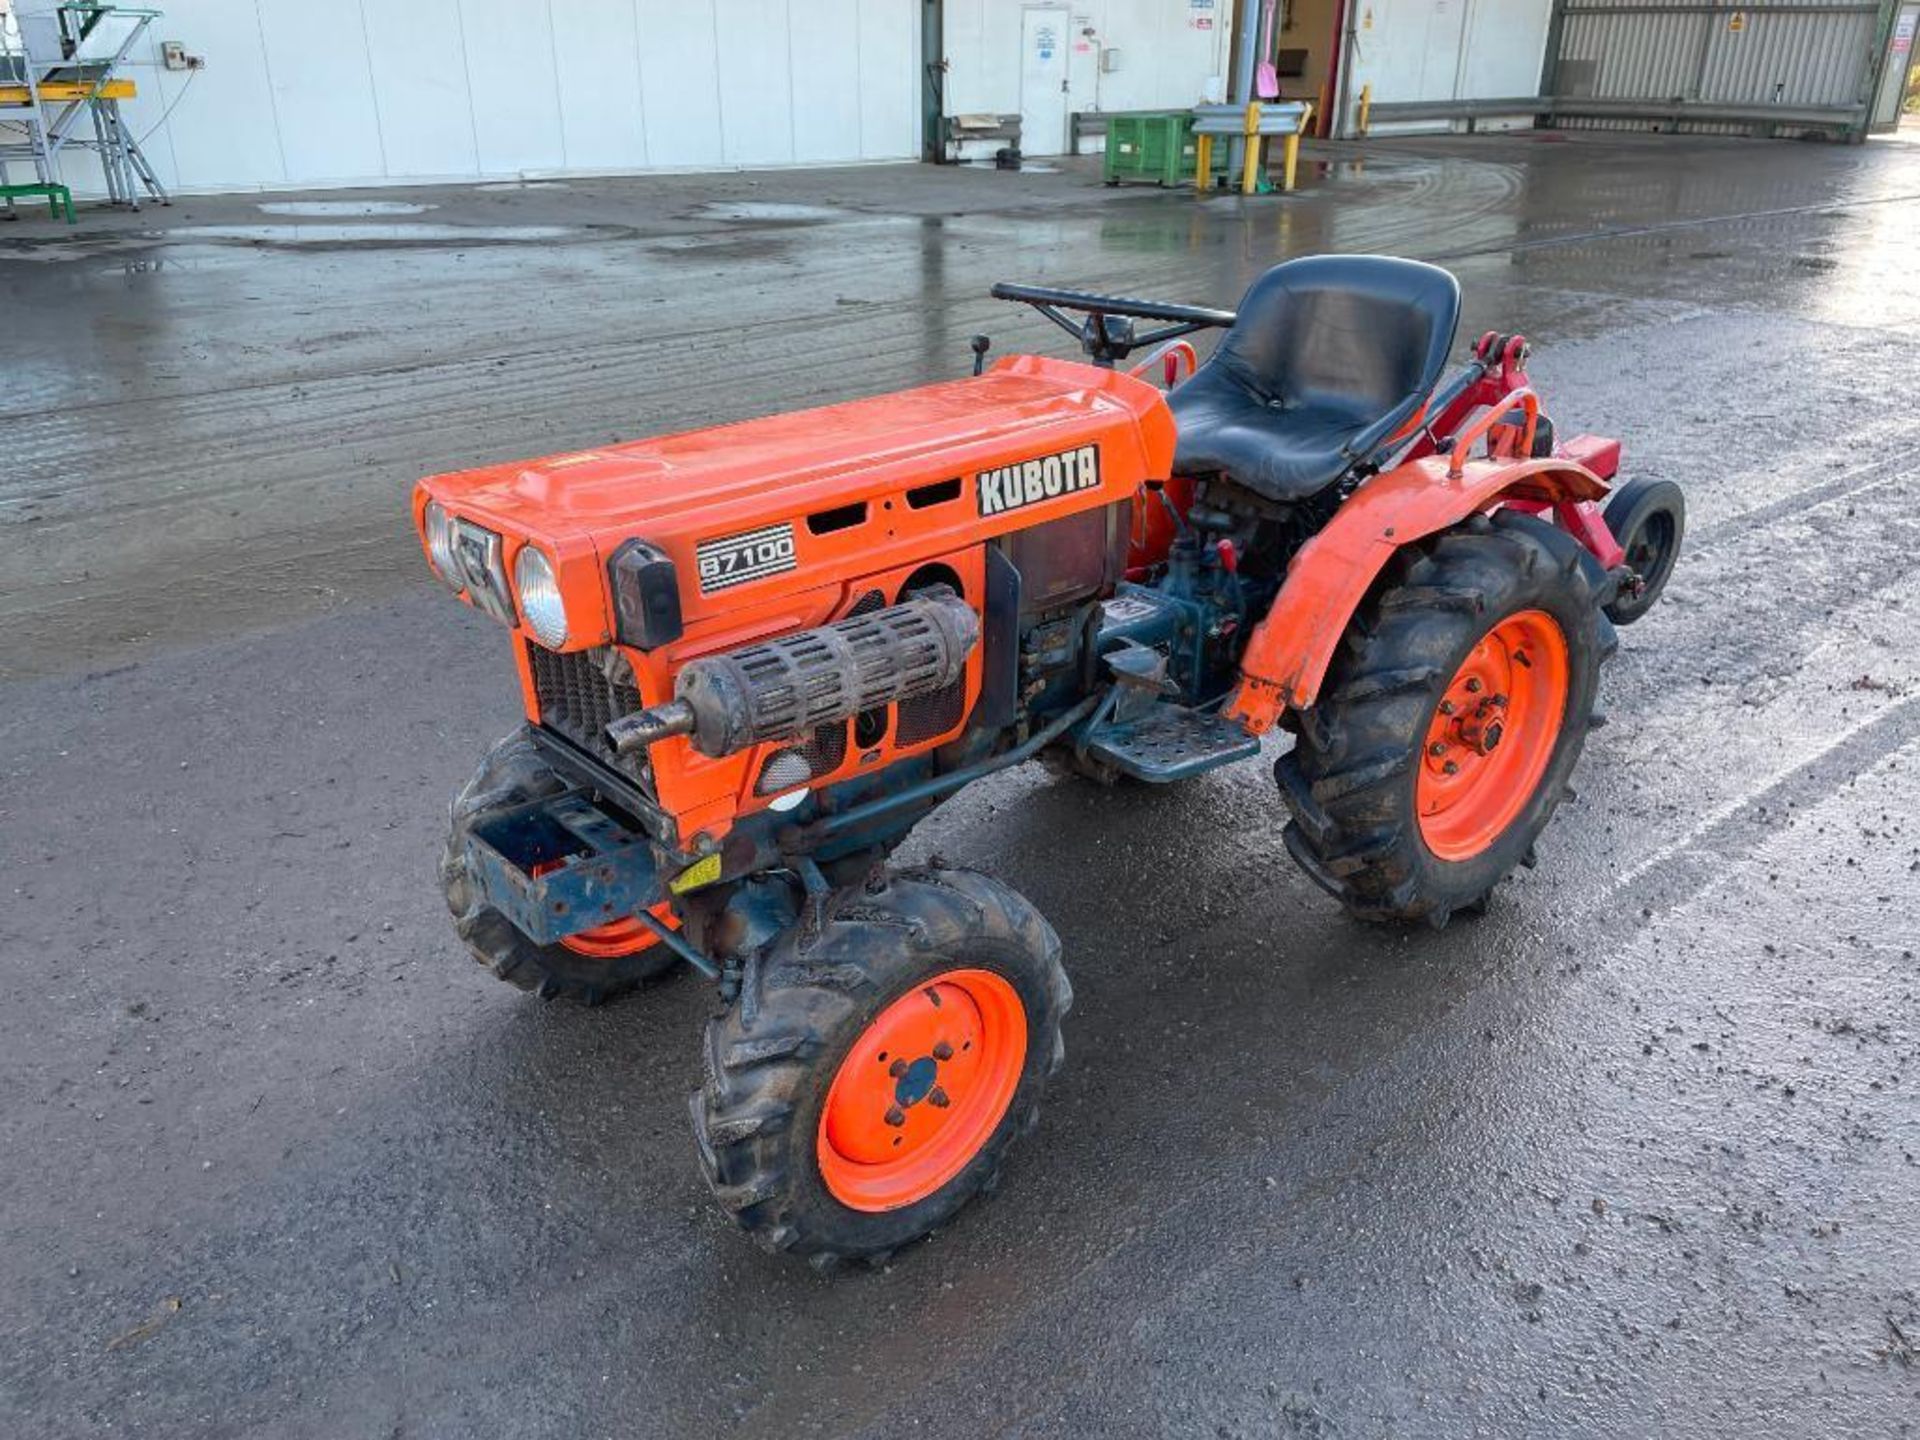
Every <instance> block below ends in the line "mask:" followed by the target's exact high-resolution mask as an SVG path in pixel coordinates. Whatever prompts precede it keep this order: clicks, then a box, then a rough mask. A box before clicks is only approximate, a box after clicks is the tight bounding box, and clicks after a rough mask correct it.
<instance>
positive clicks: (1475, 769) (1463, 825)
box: [1414, 610, 1568, 860]
mask: <svg viewBox="0 0 1920 1440" xmlns="http://www.w3.org/2000/svg"><path fill="white" fill-rule="evenodd" d="M1567 673H1568V670H1567V639H1566V636H1565V635H1564V634H1563V633H1562V632H1561V629H1560V625H1559V622H1558V621H1556V620H1555V619H1554V618H1553V617H1552V616H1551V615H1549V614H1547V613H1546V612H1545V611H1544V610H1522V611H1520V612H1518V613H1517V614H1513V615H1509V616H1507V618H1506V619H1504V620H1502V621H1501V622H1500V623H1499V624H1497V625H1495V626H1494V627H1493V628H1492V629H1491V630H1489V631H1488V632H1487V633H1486V634H1485V635H1483V636H1481V637H1480V642H1479V643H1478V644H1477V645H1475V646H1474V647H1473V649H1472V650H1470V651H1469V652H1468V653H1467V658H1466V659H1465V660H1464V661H1462V662H1461V665H1460V668H1459V670H1458V671H1456V672H1455V673H1454V677H1453V679H1452V680H1450V681H1449V682H1448V683H1447V689H1446V693H1445V694H1444V695H1442V696H1441V697H1440V699H1439V701H1438V702H1437V704H1436V705H1435V707H1434V712H1433V719H1432V721H1431V722H1430V723H1429V724H1428V726H1427V736H1426V742H1425V746H1424V749H1423V751H1422V753H1421V757H1420V774H1419V778H1418V780H1417V781H1416V782H1415V784H1414V810H1415V813H1416V814H1417V815H1418V816H1419V821H1420V838H1421V839H1422V840H1423V841H1425V842H1426V846H1427V849H1428V850H1430V851H1432V852H1433V853H1434V854H1435V855H1437V856H1438V857H1439V858H1440V859H1442V860H1471V859H1472V858H1473V857H1474V856H1476V855H1480V854H1483V853H1484V852H1485V851H1486V850H1487V849H1488V848H1489V847H1490V846H1492V845H1493V844H1494V842H1495V841H1497V840H1498V839H1499V838H1500V837H1501V836H1502V835H1503V834H1505V833H1506V830H1507V827H1508V826H1510V825H1511V824H1513V822H1514V820H1515V818H1517V817H1518V816H1519V814H1520V812H1521V811H1522V810H1524V809H1525V808H1526V806H1527V802H1528V801H1529V800H1531V799H1532V798H1533V793H1534V791H1535V790H1536V789H1537V788H1538V786H1539V784H1540V777H1541V776H1543V775H1544V774H1546V771H1547V762H1548V761H1550V760H1551V759H1552V758H1553V749H1554V745H1555V744H1556V743H1557V742H1558V741H1559V739H1560V727H1561V724H1562V722H1563V721H1564V719H1565V717H1566V708H1567V683H1568V681H1567Z"/></svg>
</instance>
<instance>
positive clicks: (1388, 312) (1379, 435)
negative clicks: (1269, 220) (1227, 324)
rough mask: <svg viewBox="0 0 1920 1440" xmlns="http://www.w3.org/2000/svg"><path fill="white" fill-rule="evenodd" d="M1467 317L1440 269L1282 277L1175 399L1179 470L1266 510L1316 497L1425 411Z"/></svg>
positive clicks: (1364, 263) (1274, 273) (1271, 274)
mask: <svg viewBox="0 0 1920 1440" xmlns="http://www.w3.org/2000/svg"><path fill="white" fill-rule="evenodd" d="M1459 320H1460V285H1459V282H1458V281H1456V280H1455V279H1454V278H1453V276H1452V275H1450V274H1448V273H1447V272H1446V271H1445V270H1442V269H1440V268H1439V267H1438V266H1434V265H1423V264H1421V263H1420V262H1419V261H1417V260H1397V259H1392V258H1390V257H1387V256H1381V255H1315V256H1311V257H1309V258H1307V259H1303V260H1289V261H1287V262H1286V263H1285V264H1282V265H1276V266H1274V267H1273V268H1272V269H1271V270H1269V271H1267V273H1266V274H1264V275H1262V276H1261V277H1260V278H1259V279H1258V280H1256V281H1254V282H1253V284H1252V286H1251V287H1250V288H1249V289H1248V290H1247V294H1246V298H1245V299H1244V300H1242V301H1241V302H1240V308H1239V311H1238V312H1237V314H1236V316H1235V319H1234V322H1233V325H1232V327H1231V328H1230V329H1229V330H1228V331H1227V333H1226V335H1225V337H1224V338H1222V340H1221V341H1220V345H1219V348H1218V349H1216V350H1215V351H1214V353H1213V354H1212V356H1211V357H1209V358H1208V360H1207V363H1206V364H1204V365H1202V366H1201V367H1200V369H1199V370H1198V371H1197V372H1195V374H1194V376H1193V378H1192V379H1191V380H1189V381H1187V383H1186V384H1184V385H1181V386H1179V387H1178V388H1176V389H1175V390H1174V391H1173V392H1172V393H1171V394H1170V395H1169V396H1168V397H1167V401H1168V404H1169V405H1170V406H1171V407H1172V409H1173V413H1174V418H1175V419H1176V420H1177V421H1178V422H1179V439H1178V443H1177V445H1176V447H1175V450H1174V456H1173V473H1174V474H1176V475H1193V476H1201V475H1214V474H1220V473H1224V474H1226V475H1228V476H1229V477H1231V478H1232V479H1233V480H1235V481H1237V482H1238V483H1239V484H1241V485H1244V486H1245V487H1247V488H1248V489H1250V490H1253V491H1255V492H1256V493H1258V494H1260V495H1264V496H1265V497H1266V498H1267V499H1269V500H1279V501H1293V500H1304V499H1306V498H1307V497H1308V496H1310V495H1313V494H1316V493H1318V492H1319V491H1320V490H1323V489H1325V488H1326V487H1327V486H1328V485H1331V484H1332V483H1333V482H1334V481H1335V480H1338V479H1339V478H1340V477H1341V475H1343V474H1345V473H1346V471H1347V470H1348V468H1349V467H1351V466H1352V465H1353V464H1354V462H1355V461H1356V460H1359V459H1362V458H1364V457H1366V456H1367V455H1369V454H1371V453H1372V452H1373V451H1375V450H1377V449H1378V448H1379V447H1380V445H1381V444H1382V443H1384V442H1385V441H1386V439H1387V438H1388V437H1389V436H1391V435H1392V434H1394V432H1396V431H1397V430H1398V429H1399V428H1400V427H1401V426H1402V425H1404V424H1406V422H1407V421H1408V420H1409V419H1411V418H1412V416H1413V414H1414V412H1415V411H1417V410H1418V409H1419V408H1420V406H1421V405H1422V404H1423V403H1425V401H1426V398H1427V396H1429V395H1430V394H1432V393H1433V388H1434V386H1435V385H1437V384H1438V383H1439V381H1440V372H1441V371H1442V369H1443V368H1445V366H1446V363H1447V355H1448V352H1450V351H1451V350H1452V349H1453V336H1454V330H1455V328H1456V326H1457V325H1458V324H1459Z"/></svg>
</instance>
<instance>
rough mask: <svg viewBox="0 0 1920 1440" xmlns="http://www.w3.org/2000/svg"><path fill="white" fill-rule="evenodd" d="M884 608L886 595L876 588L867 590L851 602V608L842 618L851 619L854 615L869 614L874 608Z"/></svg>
mask: <svg viewBox="0 0 1920 1440" xmlns="http://www.w3.org/2000/svg"><path fill="white" fill-rule="evenodd" d="M886 608H887V597H886V596H885V595H882V594H881V593H880V592H879V591H878V590H869V591H867V593H866V594H864V595H862V596H861V597H860V598H859V599H858V600H856V601H854V602H853V608H852V609H850V610H848V611H847V613H846V616H845V617H844V618H846V619H848V620H851V619H852V618H853V617H854V616H856V615H871V614H872V613H873V612H874V611H876V610H884V609H886Z"/></svg>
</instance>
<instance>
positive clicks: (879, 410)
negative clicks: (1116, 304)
mask: <svg viewBox="0 0 1920 1440" xmlns="http://www.w3.org/2000/svg"><path fill="white" fill-rule="evenodd" d="M1173 440H1174V424H1173V417H1172V415H1171V413H1170V412H1169V411H1168V409H1167V407H1166V403H1165V400H1164V397H1163V396H1162V394H1161V392H1160V391H1159V390H1157V389H1156V388H1154V387H1153V386H1152V385H1149V384H1147V383H1146V382H1144V381H1141V380H1136V379H1133V378H1130V377H1129V376H1127V375H1124V374H1121V373H1118V372H1115V371H1112V370H1105V369H1100V368H1097V367H1095V366H1091V365H1083V364H1079V363H1076V362H1072V361H1065V360H1054V359H1048V358H1042V357H1037V356H1013V357H1009V358H1007V359H1005V360H1002V361H1001V362H1000V363H999V364H998V365H996V366H995V367H994V368H993V369H992V370H990V371H989V372H988V373H987V374H985V375H982V376H978V377H972V378H968V379H964V380H953V381H947V382H943V383H940V384H935V385H926V386H922V387H920V388H918V389H913V390H904V391H900V392H898V393H896V394H891V395H881V396H875V397H873V398H871V399H866V400H854V401H850V402H847V403H844V404H839V405H828V406H824V407H821V408H819V409H814V410H798V411H793V412H791V413H788V414H784V415H774V416H768V417H766V418H764V419H759V420H748V421H744V422H742V423H739V424H734V425H722V426H716V427H714V428H711V429H706V430H693V431H686V432H682V433H680V434H677V435H666V436H661V437H658V438H655V439H650V440H640V441H635V442H633V443H631V444H624V445H613V446H606V447H602V448H599V449H594V450H583V451H580V452H577V453H574V454H568V455H554V456H549V457H547V458H545V459H541V460H529V461H519V462H515V463H512V464H506V465H493V466H488V467H485V468H482V469H477V470H466V471H460V472H457V473H453V474H447V475H436V476H433V477H431V478H429V479H426V480H423V481H422V482H420V485H419V487H418V488H417V491H416V495H415V504H414V510H415V519H416V521H419V519H420V517H421V513H422V511H423V510H424V509H425V506H426V504H427V502H428V501H429V500H434V501H438V502H439V504H440V505H441V506H443V507H444V508H445V509H446V510H447V511H448V512H449V514H451V515H453V516H454V517H456V518H458V519H464V520H468V521H472V522H474V523H476V524H478V525H480V526H484V527H485V528H486V529H487V530H489V531H493V532H495V533H497V534H499V535H501V536H502V537H503V539H504V543H505V546H506V550H507V552H508V553H507V556H506V559H507V563H508V564H509V565H511V563H512V560H513V552H515V551H516V550H517V549H518V548H519V546H520V545H522V544H525V543H527V542H533V543H537V544H539V545H540V546H541V548H542V549H543V550H544V551H546V552H547V553H548V555H549V557H550V558H551V559H553V560H554V561H555V562H556V564H557V566H558V567H559V568H561V569H562V570H563V571H565V572H570V573H571V576H572V581H571V583H569V580H568V575H566V574H563V576H562V588H563V589H566V590H568V591H570V592H574V593H577V591H578V588H579V587H580V586H581V585H583V584H584V583H585V575H584V567H585V566H586V565H589V564H591V565H592V566H593V567H594V570H595V572H596V574H595V582H596V583H598V584H599V585H601V586H602V588H604V579H603V578H601V577H603V576H604V574H605V570H604V566H605V563H606V561H607V559H608V558H609V557H610V556H611V555H612V554H613V552H614V551H615V550H616V549H618V548H619V547H620V546H621V545H623V544H625V543H626V542H628V541H631V540H639V541H642V542H644V543H645V544H647V545H648V546H651V547H653V548H654V549H655V550H656V551H658V552H660V553H662V554H663V555H664V556H666V557H667V558H668V559H670V560H671V562H672V564H673V566H674V570H675V574H676V575H677V577H678V586H679V590H680V594H681V603H682V606H683V609H684V610H685V611H686V614H687V618H688V619H690V620H691V619H694V618H697V617H698V616H700V615H701V614H703V613H707V614H711V613H718V612H719V611H721V610H723V609H725V608H726V607H729V606H734V605H738V604H741V603H747V602H750V601H752V600H754V599H756V598H762V597H765V596H768V595H772V594H777V593H779V592H780V591H781V590H782V589H783V588H784V589H787V590H791V589H793V588H794V587H795V584H796V580H795V576H794V574H793V573H792V572H796V571H797V572H799V575H800V576H802V577H804V582H805V584H807V585H808V586H813V585H820V584H826V583H829V582H835V581H845V580H849V579H851V578H854V577H857V576H858V575H860V574H864V573H871V572H873V571H876V570H880V569H884V568H886V567H887V566H889V565H894V564H901V563H908V562H910V561H911V560H912V559H913V558H914V557H916V556H922V555H927V554H931V553H939V552H941V551H943V550H949V549H955V548H961V547H964V546H966V545H969V544H973V543H978V542H979V541H980V540H984V539H986V538H988V537H989V536H992V535H995V534H1000V533H1004V532H1006V531H1009V530H1013V529H1016V528H1020V527H1024V526H1027V525H1033V524H1037V523H1041V522H1043V521H1045V520H1048V519H1051V518H1056V517H1057V516H1061V515H1066V514H1071V513H1074V512H1077V511H1080V510H1084V509H1088V508H1091V507H1093V506H1097V505H1105V504H1113V503H1116V502H1121V501H1125V500H1128V499H1129V498H1130V497H1131V496H1132V495H1133V493H1134V492H1135V491H1136V490H1137V489H1138V488H1139V486H1140V484H1141V483H1142V482H1143V481H1146V480H1149V479H1156V478H1161V477H1164V476H1165V475H1166V474H1167V471H1168V466H1169V465H1170V463H1171V461H1172V456H1173ZM570 603H571V602H570ZM606 638H607V636H606V634H605V632H604V626H603V627H602V633H599V634H597V635H596V634H592V633H581V634H576V635H574V636H572V637H570V639H569V642H568V644H567V645H566V647H565V648H568V649H572V648H577V647H578V646H579V645H583V644H589V643H604V641H605V639H606Z"/></svg>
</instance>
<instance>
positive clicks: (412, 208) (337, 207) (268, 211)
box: [256, 200, 440, 216]
mask: <svg viewBox="0 0 1920 1440" xmlns="http://www.w3.org/2000/svg"><path fill="white" fill-rule="evenodd" d="M256 208H257V209H258V210H259V211H260V213H261V214H263V215H314V216H326V215H340V216H352V215H424V214H426V213H427V211H429V210H438V209H439V208H440V207H439V206H438V205H416V204H414V203H412V202H411V201H407V200H270V201H267V202H266V203H265V204H262V205H259V206H257V207H256Z"/></svg>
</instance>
